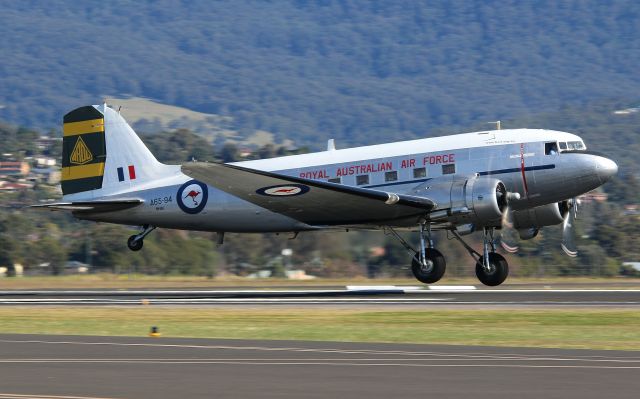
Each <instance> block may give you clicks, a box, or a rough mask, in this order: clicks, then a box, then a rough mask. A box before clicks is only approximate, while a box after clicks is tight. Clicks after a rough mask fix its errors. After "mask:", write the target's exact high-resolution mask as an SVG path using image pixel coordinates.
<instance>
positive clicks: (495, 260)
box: [476, 252, 509, 287]
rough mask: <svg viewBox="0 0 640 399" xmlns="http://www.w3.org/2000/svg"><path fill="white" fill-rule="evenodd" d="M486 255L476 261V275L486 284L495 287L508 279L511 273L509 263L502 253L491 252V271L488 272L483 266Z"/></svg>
mask: <svg viewBox="0 0 640 399" xmlns="http://www.w3.org/2000/svg"><path fill="white" fill-rule="evenodd" d="M483 262H484V257H482V256H481V257H480V259H479V260H478V262H476V276H477V277H478V280H480V282H481V283H482V284H484V285H488V286H489V287H495V286H496V285H500V284H502V283H503V282H504V280H506V279H507V276H508V275H509V264H508V263H507V260H506V259H505V258H504V257H503V256H502V255H500V254H497V253H495V252H489V265H490V266H491V271H489V272H487V271H486V270H485V269H484V266H483Z"/></svg>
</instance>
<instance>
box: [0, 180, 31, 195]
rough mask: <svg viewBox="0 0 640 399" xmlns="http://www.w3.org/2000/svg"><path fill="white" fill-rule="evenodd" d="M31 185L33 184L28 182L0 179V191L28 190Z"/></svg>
mask: <svg viewBox="0 0 640 399" xmlns="http://www.w3.org/2000/svg"><path fill="white" fill-rule="evenodd" d="M32 187H33V184H29V183H15V182H9V181H1V180H0V191H9V192H12V191H21V190H28V189H30V188H32Z"/></svg>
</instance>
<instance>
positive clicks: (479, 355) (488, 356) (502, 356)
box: [0, 339, 640, 363]
mask: <svg viewBox="0 0 640 399" xmlns="http://www.w3.org/2000/svg"><path fill="white" fill-rule="evenodd" d="M0 342H5V343H16V344H49V345H89V346H91V345H95V346H121V347H152V348H182V349H207V350H233V351H258V352H307V353H330V354H343V355H356V354H362V355H378V356H381V355H396V356H414V357H419V356H430V357H450V358H464V359H485V360H494V359H495V360H510V359H519V360H523V359H526V360H536V359H541V360H546V361H552V360H557V361H579V362H582V361H592V360H593V361H619V362H622V363H624V362H625V361H626V362H633V363H636V362H640V356H638V357H625V356H602V355H572V356H561V357H553V356H547V355H536V354H517V353H497V354H494V353H486V352H467V353H464V352H463V353H450V352H434V351H402V350H376V349H337V348H300V347H266V346H231V345H195V344H160V343H137V342H104V341H103V342H98V341H92V342H87V341H45V340H10V339H0Z"/></svg>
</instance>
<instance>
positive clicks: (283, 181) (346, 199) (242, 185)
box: [182, 162, 435, 225]
mask: <svg viewBox="0 0 640 399" xmlns="http://www.w3.org/2000/svg"><path fill="white" fill-rule="evenodd" d="M182 172H183V173H185V174H187V175H189V176H191V177H193V178H195V179H198V180H200V181H202V182H204V183H207V184H208V185H210V186H212V187H215V188H217V189H220V190H222V191H225V192H227V193H229V194H232V195H234V196H236V197H239V198H242V199H243V200H245V201H248V202H251V203H253V204H255V205H258V206H260V207H262V208H265V209H268V210H270V211H273V212H277V213H280V214H283V215H286V216H289V217H291V218H293V219H296V220H299V221H301V222H303V223H307V224H310V225H348V224H354V223H365V224H375V223H378V222H384V221H388V220H394V219H399V218H403V217H411V216H418V215H424V214H425V213H426V212H428V211H430V210H432V209H433V208H434V207H435V204H434V203H433V201H431V200H429V199H428V198H423V197H415V196H410V195H404V194H397V193H389V192H385V191H379V190H373V189H368V188H362V187H351V186H346V185H342V184H336V183H328V182H324V181H317V180H309V179H302V178H298V177H293V176H286V175H281V174H278V173H273V172H265V171H261V170H255V169H248V168H243V167H240V166H237V165H229V164H219V163H204V162H192V163H188V164H184V165H182Z"/></svg>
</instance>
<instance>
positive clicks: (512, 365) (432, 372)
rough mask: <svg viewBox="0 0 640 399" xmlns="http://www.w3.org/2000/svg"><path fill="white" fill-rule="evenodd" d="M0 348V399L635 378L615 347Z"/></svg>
mask: <svg viewBox="0 0 640 399" xmlns="http://www.w3.org/2000/svg"><path fill="white" fill-rule="evenodd" d="M0 354H1V355H0V375H1V376H2V378H1V379H0V398H9V397H10V398H18V397H29V398H43V397H47V398H49V399H50V398H51V397H70V396H73V397H81V398H87V397H89V398H96V397H99V398H153V399H162V398H172V399H173V398H366V399H372V398H390V397H394V398H416V397H434V398H435V397H438V398H441V397H446V398H469V397H473V398H492V399H495V398H514V397H517V398H519V399H524V398H536V399H539V398H543V397H544V398H565V399H570V398H598V399H601V398H603V397H607V398H637V397H638V387H639V385H638V376H640V353H639V352H623V351H586V350H559V349H525V348H493V347H465V346H439V345H404V344H403V345H400V344H362V343H330V342H295V341H288V342H287V341H239V340H219V339H216V340H212V339H164V338H158V339H155V338H146V339H141V338H126V337H117V338H114V337H82V336H44V335H0ZM19 395H26V396H19Z"/></svg>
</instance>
